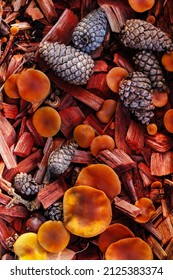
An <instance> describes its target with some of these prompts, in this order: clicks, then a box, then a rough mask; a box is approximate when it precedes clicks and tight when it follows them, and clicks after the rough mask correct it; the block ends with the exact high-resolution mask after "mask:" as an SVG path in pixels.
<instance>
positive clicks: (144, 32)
mask: <svg viewBox="0 0 173 280" xmlns="http://www.w3.org/2000/svg"><path fill="white" fill-rule="evenodd" d="M120 40H121V42H122V43H123V44H124V45H125V46H126V47H129V48H133V49H139V50H152V51H158V52H161V51H167V52H170V51H172V50H173V43H172V41H171V39H170V38H169V37H168V36H167V35H166V34H165V33H164V32H163V31H162V30H161V29H160V28H157V27H155V26H154V25H153V24H151V23H149V22H146V21H143V20H140V19H129V20H127V21H126V24H125V25H124V26H123V28H122V30H121V32H120Z"/></svg>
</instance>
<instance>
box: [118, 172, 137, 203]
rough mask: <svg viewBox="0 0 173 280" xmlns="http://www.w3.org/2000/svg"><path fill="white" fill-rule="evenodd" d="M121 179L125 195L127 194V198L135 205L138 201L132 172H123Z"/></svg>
mask: <svg viewBox="0 0 173 280" xmlns="http://www.w3.org/2000/svg"><path fill="white" fill-rule="evenodd" d="M121 178H122V182H123V185H124V187H125V189H126V191H127V193H128V194H129V197H130V198H131V200H132V202H133V203H135V202H136V201H137V200H138V197H137V194H136V190H135V185H134V181H133V176H132V172H131V171H127V172H124V173H123V174H122V177H121Z"/></svg>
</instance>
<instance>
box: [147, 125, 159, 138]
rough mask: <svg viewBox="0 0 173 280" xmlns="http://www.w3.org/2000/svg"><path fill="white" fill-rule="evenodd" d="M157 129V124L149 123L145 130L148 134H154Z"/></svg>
mask: <svg viewBox="0 0 173 280" xmlns="http://www.w3.org/2000/svg"><path fill="white" fill-rule="evenodd" d="M157 130H158V127H157V124H155V123H150V124H148V125H147V132H148V134H149V135H156V133H157Z"/></svg>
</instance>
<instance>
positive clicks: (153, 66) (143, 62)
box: [133, 50, 167, 91]
mask: <svg viewBox="0 0 173 280" xmlns="http://www.w3.org/2000/svg"><path fill="white" fill-rule="evenodd" d="M133 60H134V63H135V66H136V70H137V71H141V72H143V73H144V74H145V75H146V76H147V77H148V78H149V79H150V81H151V85H152V88H153V89H158V90H159V91H162V90H165V89H166V88H167V87H166V82H165V79H164V77H163V72H162V69H161V67H160V65H159V62H158V60H157V57H156V55H155V54H154V53H153V52H152V51H145V50H142V51H140V52H138V53H137V54H136V55H135V56H134V57H133Z"/></svg>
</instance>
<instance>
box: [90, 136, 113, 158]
mask: <svg viewBox="0 0 173 280" xmlns="http://www.w3.org/2000/svg"><path fill="white" fill-rule="evenodd" d="M114 148H115V141H114V139H113V138H112V137H111V136H109V135H98V136H96V137H95V138H94V139H93V140H92V142H91V145H90V151H91V154H92V155H93V156H97V154H98V153H99V152H100V151H102V150H106V149H108V150H113V149H114Z"/></svg>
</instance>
